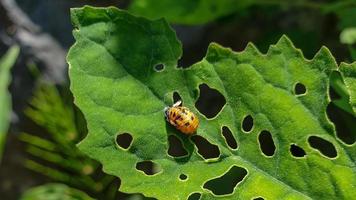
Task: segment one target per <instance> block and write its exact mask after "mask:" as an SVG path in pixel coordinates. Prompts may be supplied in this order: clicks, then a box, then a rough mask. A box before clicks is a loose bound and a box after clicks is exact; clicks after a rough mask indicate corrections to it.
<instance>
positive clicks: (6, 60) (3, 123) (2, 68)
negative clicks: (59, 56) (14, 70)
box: [0, 46, 20, 162]
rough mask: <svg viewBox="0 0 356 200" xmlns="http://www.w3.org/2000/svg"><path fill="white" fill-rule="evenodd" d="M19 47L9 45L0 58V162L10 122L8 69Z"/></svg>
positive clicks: (13, 61)
mask: <svg viewBox="0 0 356 200" xmlns="http://www.w3.org/2000/svg"><path fill="white" fill-rule="evenodd" d="M19 51H20V48H19V47H18V46H13V47H11V48H10V49H9V50H8V52H7V53H6V54H5V55H4V56H3V57H2V58H1V59H0V162H1V157H2V151H3V149H4V145H5V140H6V133H7V129H8V127H9V123H10V114H11V110H12V109H11V96H10V93H9V91H8V86H9V84H10V79H11V77H10V70H11V67H12V66H13V65H14V64H15V61H16V59H17V56H18V54H19Z"/></svg>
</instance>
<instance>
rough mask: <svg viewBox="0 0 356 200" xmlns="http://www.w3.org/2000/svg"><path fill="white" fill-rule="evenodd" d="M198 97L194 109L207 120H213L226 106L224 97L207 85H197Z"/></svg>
mask: <svg viewBox="0 0 356 200" xmlns="http://www.w3.org/2000/svg"><path fill="white" fill-rule="evenodd" d="M199 90H200V95H199V98H198V100H197V102H196V103H195V107H196V108H197V109H198V110H199V112H200V113H202V114H203V115H205V117H207V118H208V119H211V118H214V117H215V116H216V115H217V114H218V113H219V112H220V111H221V109H222V108H223V107H224V105H225V104H226V100H225V97H224V96H223V95H222V94H221V93H220V92H219V91H218V90H216V89H212V88H210V87H209V86H208V85H207V84H205V83H203V84H200V85H199Z"/></svg>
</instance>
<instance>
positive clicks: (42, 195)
mask: <svg viewBox="0 0 356 200" xmlns="http://www.w3.org/2000/svg"><path fill="white" fill-rule="evenodd" d="M20 200H93V198H91V197H90V196H88V195H87V194H85V193H84V192H82V191H80V190H76V189H73V188H70V187H68V186H67V185H64V184H59V183H49V184H46V185H41V186H37V187H34V188H31V189H29V190H27V191H26V192H25V193H24V194H23V195H22V197H21V198H20Z"/></svg>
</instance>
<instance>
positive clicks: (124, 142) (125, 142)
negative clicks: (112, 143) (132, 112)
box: [116, 133, 133, 149]
mask: <svg viewBox="0 0 356 200" xmlns="http://www.w3.org/2000/svg"><path fill="white" fill-rule="evenodd" d="M132 140H133V138H132V136H131V134H129V133H122V134H119V135H117V136H116V143H117V145H119V146H120V147H121V148H123V149H128V148H129V147H130V145H131V143H132Z"/></svg>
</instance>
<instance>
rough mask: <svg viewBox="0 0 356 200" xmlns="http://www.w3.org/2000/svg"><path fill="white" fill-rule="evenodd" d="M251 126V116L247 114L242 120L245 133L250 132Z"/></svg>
mask: <svg viewBox="0 0 356 200" xmlns="http://www.w3.org/2000/svg"><path fill="white" fill-rule="evenodd" d="M252 128H253V118H252V116H251V115H247V116H246V117H245V118H244V119H243V121H242V130H243V131H244V132H246V133H248V132H250V131H251V130H252Z"/></svg>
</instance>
